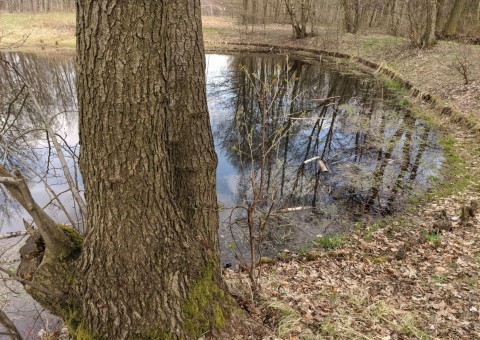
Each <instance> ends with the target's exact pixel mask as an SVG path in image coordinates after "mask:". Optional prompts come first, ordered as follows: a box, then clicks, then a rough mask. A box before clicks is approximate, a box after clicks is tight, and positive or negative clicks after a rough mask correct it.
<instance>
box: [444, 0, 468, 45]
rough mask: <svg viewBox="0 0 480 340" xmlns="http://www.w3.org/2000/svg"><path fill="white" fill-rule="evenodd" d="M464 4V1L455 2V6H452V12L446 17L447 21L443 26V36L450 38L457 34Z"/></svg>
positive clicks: (457, 0)
mask: <svg viewBox="0 0 480 340" xmlns="http://www.w3.org/2000/svg"><path fill="white" fill-rule="evenodd" d="M465 3H466V0H455V4H454V5H453V8H452V11H451V12H450V15H449V17H448V21H447V23H446V24H445V35H447V36H452V35H455V34H457V26H458V21H459V20H460V16H461V15H462V13H463V9H464V8H465Z"/></svg>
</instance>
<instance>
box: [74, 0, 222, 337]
mask: <svg viewBox="0 0 480 340" xmlns="http://www.w3.org/2000/svg"><path fill="white" fill-rule="evenodd" d="M200 14H201V7H200V1H199V0H177V1H167V0H163V1H149V2H137V1H120V0H111V1H108V2H107V1H92V0H86V1H77V63H78V101H79V116H80V143H81V155H80V167H81V171H82V175H83V178H84V184H85V193H86V198H87V209H88V226H89V231H88V233H87V235H86V237H85V242H84V247H83V252H82V254H81V258H80V260H79V266H78V270H79V274H78V277H77V278H78V280H77V284H76V289H77V292H78V293H79V296H80V297H81V298H82V303H81V311H82V314H81V315H82V319H83V320H84V323H83V324H81V328H82V332H83V331H84V330H85V329H86V330H88V332H91V333H92V334H93V335H94V336H96V337H104V338H107V339H127V338H134V337H135V338H141V339H146V338H160V339H163V338H182V339H183V338H197V337H199V336H201V335H202V334H205V333H206V332H208V331H209V330H212V329H215V328H218V327H220V326H222V324H223V322H224V320H225V317H226V316H227V314H228V311H227V310H228V306H227V305H228V304H229V302H228V299H225V297H224V291H223V282H222V279H221V271H220V264H219V246H218V234H217V227H218V216H217V201H216V193H215V169H216V165H217V158H216V154H215V151H214V146H213V139H212V134H211V128H210V123H209V116H208V111H207V103H206V95H205V76H204V69H205V65H204V56H203V53H204V49H203V41H202V32H201V18H200Z"/></svg>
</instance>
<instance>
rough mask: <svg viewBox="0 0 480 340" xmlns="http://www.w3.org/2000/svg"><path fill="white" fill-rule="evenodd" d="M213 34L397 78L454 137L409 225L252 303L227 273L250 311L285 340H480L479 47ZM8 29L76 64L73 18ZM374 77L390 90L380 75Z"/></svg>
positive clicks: (331, 245) (6, 42)
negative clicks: (331, 56)
mask: <svg viewBox="0 0 480 340" xmlns="http://www.w3.org/2000/svg"><path fill="white" fill-rule="evenodd" d="M203 25H204V37H205V42H206V45H207V47H208V49H210V50H216V51H221V50H224V49H231V48H238V49H243V48H248V46H245V44H252V43H257V44H265V46H271V45H275V46H277V47H278V48H279V49H280V50H281V49H282V48H284V49H285V48H287V47H288V48H303V49H312V50H316V51H320V50H321V51H329V52H339V53H344V54H348V55H350V56H352V57H360V58H363V59H364V60H366V61H371V62H374V63H376V65H381V66H383V67H385V69H386V70H392V72H393V73H394V74H395V75H398V76H399V78H401V79H403V80H404V81H405V82H408V83H409V84H411V85H412V87H414V88H416V89H418V90H419V91H420V94H421V95H413V93H412V92H413V91H406V90H405V89H404V88H403V87H402V86H400V85H401V84H399V83H398V82H392V83H391V87H392V88H397V89H399V95H401V96H404V98H403V100H404V101H405V103H406V104H407V103H408V104H409V105H411V107H412V108H413V110H414V111H415V112H418V113H419V114H420V115H421V116H422V117H423V118H425V119H427V120H429V121H430V123H431V124H432V125H434V126H435V127H436V128H437V129H439V130H442V131H443V132H444V133H445V136H446V137H444V138H442V141H441V144H442V146H443V148H444V152H445V166H444V168H443V170H442V171H443V179H444V181H443V182H442V183H440V184H438V185H437V186H436V187H435V188H434V189H433V190H432V191H431V192H429V194H428V195H427V197H425V198H422V199H421V200H418V201H416V202H412V204H413V205H412V207H413V209H410V210H408V211H407V212H405V213H404V214H403V216H400V217H394V218H388V219H385V220H383V221H381V222H378V223H375V224H371V225H368V224H364V225H362V226H361V227H362V228H359V229H358V230H357V232H355V233H353V235H351V236H350V237H348V238H345V239H344V238H342V239H339V240H336V239H321V240H319V241H318V244H317V246H316V247H313V248H312V249H308V251H306V252H305V254H300V256H297V257H294V258H293V259H291V261H289V262H279V263H276V264H271V263H269V264H263V265H262V266H261V271H260V283H261V287H262V290H261V292H260V298H255V299H254V298H253V296H254V294H253V293H252V291H251V289H250V287H249V286H248V284H247V283H248V279H247V278H246V276H243V274H241V273H234V272H230V271H227V272H226V274H225V276H226V278H227V282H228V284H229V285H230V287H231V290H232V292H234V293H235V295H236V296H237V297H240V298H241V299H240V300H241V301H242V305H243V306H244V308H245V309H246V310H248V312H249V313H250V314H251V315H252V316H253V318H254V319H256V320H258V322H259V323H262V324H265V325H267V326H268V327H269V328H270V329H271V332H272V336H273V337H277V338H281V339H292V338H302V339H318V338H335V339H379V338H383V339H395V338H397V339H398V338H417V339H428V338H462V337H465V338H480V323H479V321H480V314H479V311H480V248H479V244H480V233H479V220H478V217H477V218H472V219H470V220H468V221H466V222H464V223H461V221H460V215H461V209H462V207H464V206H465V205H468V204H470V201H472V200H478V199H480V195H479V189H480V185H479V181H480V174H479V168H480V166H479V165H480V163H479V162H480V147H479V143H478V140H479V136H478V134H476V133H474V132H473V131H472V130H471V129H470V128H468V127H467V126H466V123H465V122H466V120H471V121H473V122H475V123H479V122H480V46H464V45H460V44H457V43H453V42H439V43H438V44H437V45H436V46H434V47H433V48H431V49H428V50H422V51H420V50H416V49H412V48H410V47H409V45H408V41H406V40H404V39H401V38H397V37H391V36H384V35H378V34H359V35H351V34H339V35H337V34H333V33H328V32H326V31H324V32H322V31H321V32H319V33H318V35H316V36H314V37H309V38H306V39H303V40H293V39H292V38H291V28H290V27H289V26H288V25H267V26H265V27H263V26H261V27H260V26H259V27H257V28H256V29H255V31H254V32H253V33H252V32H251V31H250V30H248V31H247V30H245V28H244V27H242V26H239V25H236V24H235V22H234V21H233V20H232V19H231V18H212V17H206V18H203ZM0 30H1V31H2V32H3V38H2V41H1V45H2V46H4V47H8V46H11V45H12V44H14V43H15V42H17V41H20V40H21V39H22V37H24V36H25V35H28V36H29V37H28V39H27V40H26V41H25V43H24V44H23V45H22V46H20V47H19V48H18V49H19V50H23V51H34V52H45V53H74V46H75V36H74V34H75V17H74V15H73V14H65V13H50V14H41V15H40V14H39V15H33V14H7V13H0ZM9 33H11V34H9ZM252 49H255V47H252ZM267 50H268V48H267ZM463 57H466V59H461V58H463ZM350 59H351V61H352V62H356V60H355V59H354V58H350ZM458 60H460V61H461V60H466V61H465V62H468V64H469V65H470V66H469V72H470V74H469V75H470V78H471V81H470V83H469V84H468V85H464V84H463V79H462V77H461V75H460V74H458V72H457V71H456V70H455V68H454V67H453V66H452V65H453V64H454V63H455V62H456V61H458ZM370 71H374V72H378V73H379V74H380V73H381V76H382V77H385V80H386V81H387V82H388V81H391V76H389V75H388V74H384V72H382V71H381V70H380V68H378V67H374V68H371V67H370ZM422 97H424V98H433V99H430V100H422ZM442 107H450V108H452V112H450V113H447V112H443V113H442V110H440V109H441V108H442ZM458 117H463V118H465V119H466V120H465V119H458V120H456V119H457V118H458ZM439 219H440V220H441V219H446V220H448V221H451V223H452V229H451V230H443V231H439V230H436V229H435V224H436V223H438V221H439Z"/></svg>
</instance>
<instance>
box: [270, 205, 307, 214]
mask: <svg viewBox="0 0 480 340" xmlns="http://www.w3.org/2000/svg"><path fill="white" fill-rule="evenodd" d="M313 208H314V207H312V206H301V207H293V208H284V209H280V210H279V211H278V212H279V213H287V212H292V211H301V210H307V209H313Z"/></svg>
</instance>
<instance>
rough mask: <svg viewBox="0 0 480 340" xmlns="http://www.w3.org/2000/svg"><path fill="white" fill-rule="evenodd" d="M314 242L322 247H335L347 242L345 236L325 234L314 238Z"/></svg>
mask: <svg viewBox="0 0 480 340" xmlns="http://www.w3.org/2000/svg"><path fill="white" fill-rule="evenodd" d="M315 243H316V244H317V245H318V246H320V247H322V248H323V249H337V248H339V247H341V246H343V245H345V244H347V243H348V240H347V239H346V238H345V236H342V235H325V236H322V237H319V238H317V239H316V241H315Z"/></svg>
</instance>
